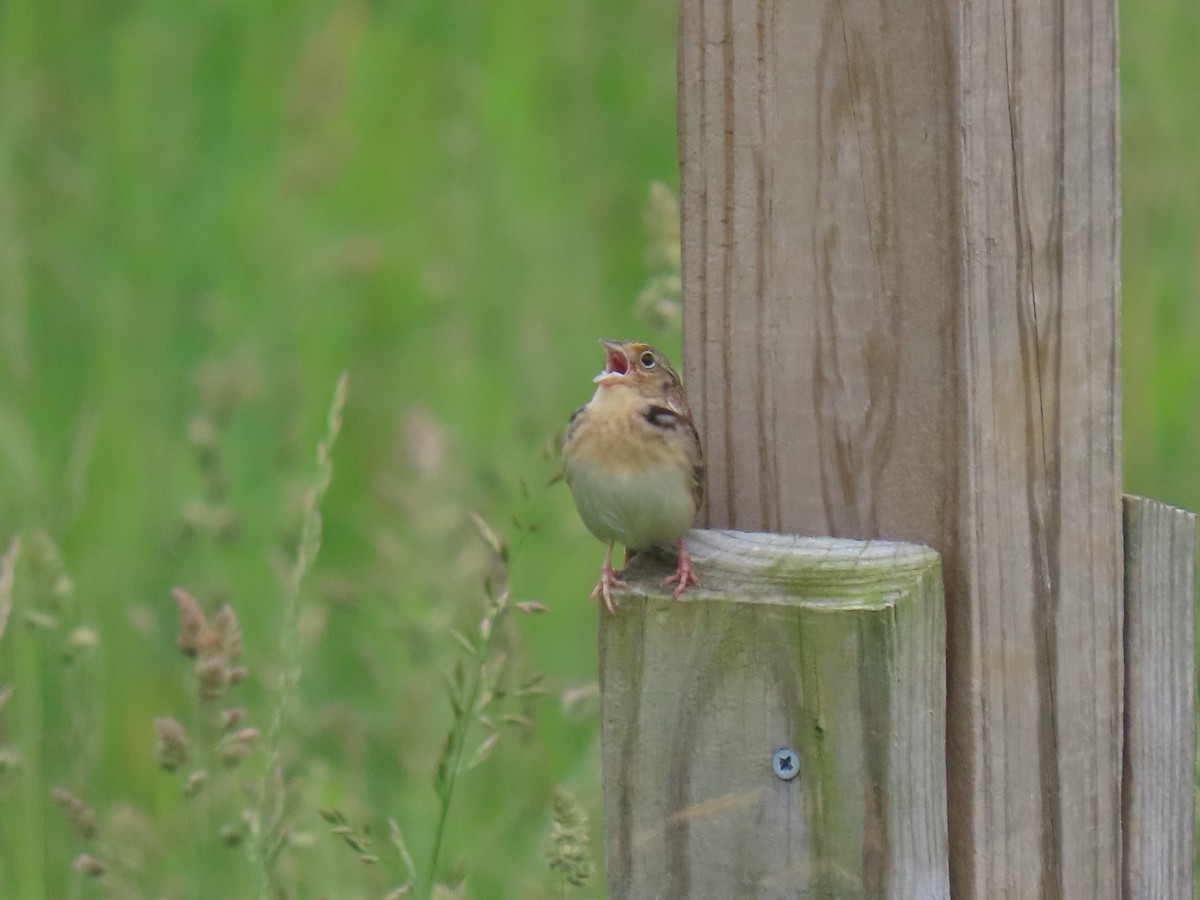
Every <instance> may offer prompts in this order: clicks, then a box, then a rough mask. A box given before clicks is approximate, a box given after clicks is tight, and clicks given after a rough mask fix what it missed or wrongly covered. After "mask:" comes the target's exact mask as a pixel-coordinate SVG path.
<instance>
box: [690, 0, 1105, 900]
mask: <svg viewBox="0 0 1200 900" xmlns="http://www.w3.org/2000/svg"><path fill="white" fill-rule="evenodd" d="M679 55H680V72H679V85H680V110H679V115H680V123H679V132H680V160H681V171H682V191H681V209H682V216H683V221H682V239H683V247H682V249H683V281H684V362H685V367H686V376H687V383H688V392H689V397H690V399H691V403H692V407H693V411H694V412H695V414H696V419H697V424H698V426H699V428H700V432H701V437H702V439H703V441H704V445H705V449H706V452H707V455H708V461H709V472H710V478H709V494H708V496H709V500H708V505H707V507H706V509H705V510H704V511H703V512H702V517H701V520H702V523H703V524H707V525H709V526H711V527H721V528H725V527H737V528H745V529H751V530H769V531H777V532H792V533H798V534H834V535H838V536H847V537H859V538H872V537H887V538H892V539H903V540H912V541H917V542H920V543H924V544H928V545H930V546H933V547H934V548H936V549H937V550H938V551H939V552H940V553H941V554H942V557H943V560H944V568H945V578H946V590H947V618H948V622H949V633H950V639H949V648H950V649H949V659H948V665H949V676H948V689H949V708H948V725H947V727H948V734H949V745H948V758H949V777H950V818H951V826H950V835H951V875H952V883H953V886H954V891H955V898H956V900H985V898H992V897H1005V898H1008V900H1025V898H1029V900H1034V898H1037V900H1060V898H1076V897H1086V898H1089V900H1116V898H1117V897H1118V896H1119V894H1120V855H1121V853H1120V847H1121V842H1120V772H1121V740H1122V721H1121V712H1120V710H1121V692H1122V685H1123V674H1122V661H1121V653H1122V649H1121V641H1122V604H1121V585H1122V555H1121V554H1122V542H1121V515H1120V503H1119V495H1120V461H1119V446H1118V436H1119V433H1120V421H1119V419H1120V403H1119V389H1118V379H1117V349H1116V348H1117V307H1118V280H1119V279H1118V271H1117V266H1118V257H1119V252H1118V248H1119V233H1118V231H1119V229H1118V221H1119V198H1118V190H1117V137H1116V136H1117V116H1116V95H1117V85H1116V79H1115V72H1116V52H1115V16H1114V3H1113V0H1097V2H1090V0H1089V2H1084V0H1007V2H998V0H995V2H993V0H989V2H985V0H968V2H966V3H965V4H951V3H941V2H929V0H897V2H892V3H885V2H883V0H867V2H856V3H851V2H847V0H795V2H790V3H778V2H774V0H683V7H682V17H681V33H680V50H679Z"/></svg>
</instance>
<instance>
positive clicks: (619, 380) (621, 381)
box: [593, 340, 680, 393]
mask: <svg viewBox="0 0 1200 900" xmlns="http://www.w3.org/2000/svg"><path fill="white" fill-rule="evenodd" d="M600 344H601V345H602V346H603V347H604V352H605V361H604V371H603V372H601V373H600V374H599V375H597V376H596V377H595V379H593V380H594V381H595V382H596V384H598V385H600V386H601V387H618V386H625V387H630V388H633V389H634V390H637V391H641V392H643V393H666V392H669V391H671V390H673V389H674V390H677V389H678V388H679V386H680V381H679V376H678V375H677V374H676V372H675V370H674V369H673V368H671V364H670V362H668V361H667V358H666V357H665V356H663V354H662V351H660V350H657V349H655V348H654V347H651V346H650V345H649V344H643V343H640V342H638V341H607V340H602V341H601V342H600Z"/></svg>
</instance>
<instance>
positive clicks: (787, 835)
mask: <svg viewBox="0 0 1200 900" xmlns="http://www.w3.org/2000/svg"><path fill="white" fill-rule="evenodd" d="M688 545H689V549H690V551H691V553H692V557H693V562H694V564H695V566H696V570H697V573H698V574H699V576H700V579H701V581H702V587H700V588H697V589H694V590H689V591H688V592H687V593H686V594H684V595H683V596H682V597H680V598H679V599H678V600H674V599H672V598H671V596H670V595H669V594H667V593H665V592H664V591H663V590H662V589H661V582H662V576H663V574H664V573H663V571H662V566H661V565H658V566H656V565H654V564H653V562H654V561H653V560H650V559H648V558H646V557H639V559H638V560H637V562H635V564H634V566H633V567H632V568H631V569H630V571H629V573H627V579H628V581H629V584H630V588H629V590H628V591H622V592H621V595H620V597H619V604H620V611H619V614H618V615H616V616H611V617H609V616H607V615H605V618H604V621H603V622H602V624H601V629H600V688H601V721H602V724H603V734H604V782H605V786H606V790H605V816H604V818H605V826H606V829H605V830H606V837H605V845H606V847H605V849H606V852H607V857H608V878H609V885H608V887H609V896H610V897H612V898H613V900H643V898H662V900H668V898H673V900H684V898H687V900H701V898H703V900H786V898H795V897H810V898H826V900H944V898H948V897H949V881H948V867H947V861H946V779H945V770H944V766H943V746H944V740H945V620H944V617H943V603H942V579H941V570H940V566H939V561H938V557H937V554H936V553H934V552H933V551H932V550H929V549H927V548H924V547H917V546H914V545H911V544H893V543H888V542H885V541H878V542H872V543H863V542H860V541H849V540H834V539H830V538H795V537H787V536H784V535H774V534H745V533H741V532H732V531H695V532H693V533H692V535H691V537H690V538H689V541H688ZM780 751H782V753H781V752H780Z"/></svg>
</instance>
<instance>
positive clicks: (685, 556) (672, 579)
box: [663, 539, 700, 597]
mask: <svg viewBox="0 0 1200 900" xmlns="http://www.w3.org/2000/svg"><path fill="white" fill-rule="evenodd" d="M663 584H664V585H668V584H675V585H678V587H676V588H675V592H674V593H673V594H671V596H672V597H678V596H679V595H680V594H682V593H683V592H684V591H685V590H687V586H688V585H689V584H694V585H696V586H697V587H699V586H700V579H699V578H697V577H696V573H695V572H693V571H692V557H691V555H690V554H689V553H688V552H687V547H685V546H683V540H682V539H680V541H679V564H678V565H677V566H676V567H675V574H674V575H668V576H667V577H666V579H665V580H664V581H663Z"/></svg>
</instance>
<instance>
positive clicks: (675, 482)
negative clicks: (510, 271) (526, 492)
mask: <svg viewBox="0 0 1200 900" xmlns="http://www.w3.org/2000/svg"><path fill="white" fill-rule="evenodd" d="M600 343H601V345H602V346H603V347H604V352H605V363H604V370H603V371H602V372H601V373H600V374H599V375H597V376H596V377H595V378H594V379H593V381H594V382H595V384H596V393H595V394H594V395H593V396H592V399H591V400H590V401H589V402H588V403H587V404H586V405H585V406H581V407H580V408H579V409H577V410H575V413H574V414H573V415H572V416H571V419H570V422H569V423H568V425H567V430H566V432H565V434H564V436H563V448H562V461H563V475H564V476H565V478H566V481H567V484H568V485H569V487H570V489H571V495H572V497H573V498H574V500H575V508H576V509H577V510H578V511H579V517H580V518H581V519H582V520H583V524H584V525H586V526H587V529H588V530H589V531H590V532H591V533H592V534H593V535H595V536H596V537H597V538H599V539H600V540H601V541H604V542H605V543H606V544H608V550H607V552H606V553H605V554H604V564H603V566H601V569H600V580H599V581H598V582H597V583H596V588H595V590H593V591H592V594H591V598H590V599H591V600H593V601H594V600H596V598H597V597H599V598H602V599H603V601H604V606H605V608H606V609H607V610H608V612H609V613H610V614H614V613H615V612H616V609H615V607H614V606H613V600H612V591H613V589H614V588H622V587H627V585H626V584H625V582H623V581H621V580H620V578H619V577H618V572H617V571H616V570H614V569H613V564H612V556H613V547H614V545H616V544H618V543H619V544H621V545H622V546H623V547H625V552H626V556H625V559H626V562H628V561H629V559H630V558H631V556H632V555H633V554H634V553H636V552H637V551H639V550H646V549H649V548H651V547H655V546H660V545H667V544H670V543H675V544H676V546H677V547H678V550H679V559H678V563H677V565H676V568H675V573H674V574H673V575H671V576H670V577H668V578H667V579H666V581H664V582H663V584H664V585H670V584H674V585H676V587H675V591H674V593H673V596H674V597H679V596H680V595H681V594H682V593H683V592H684V591H685V590H686V589H687V587H688V585H689V584H694V585H699V583H700V582H699V580H698V579H697V578H696V575H695V573H694V572H693V571H692V562H691V557H690V555H689V554H688V551H687V547H685V546H684V543H683V536H684V535H685V534H687V533H688V531H689V530H690V529H691V527H692V522H693V520H694V519H695V517H696V510H697V509H698V508H699V506H700V504H701V502H702V500H703V498H704V456H703V453H702V450H701V446H700V436H699V435H698V434H697V432H696V425H695V423H694V422H693V421H692V413H691V410H690V409H689V408H688V404H687V398H686V396H685V395H684V392H683V383H682V382H681V381H680V379H679V375H678V374H676V372H675V370H674V369H673V368H672V367H671V364H670V362H668V361H667V358H666V356H664V355H663V353H662V352H661V351H659V350H657V349H656V348H654V347H652V346H650V345H649V344H643V343H641V342H639V341H613V340H602V341H600Z"/></svg>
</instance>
